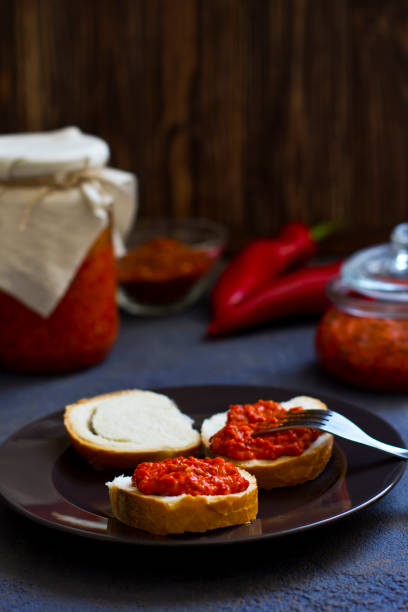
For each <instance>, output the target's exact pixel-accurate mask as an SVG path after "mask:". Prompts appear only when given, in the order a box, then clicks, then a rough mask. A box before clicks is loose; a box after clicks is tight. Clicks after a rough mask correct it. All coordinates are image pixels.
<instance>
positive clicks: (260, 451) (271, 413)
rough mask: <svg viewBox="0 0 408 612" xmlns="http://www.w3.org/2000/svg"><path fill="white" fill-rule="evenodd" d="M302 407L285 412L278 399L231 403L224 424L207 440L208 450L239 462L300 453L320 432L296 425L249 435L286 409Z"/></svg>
mask: <svg viewBox="0 0 408 612" xmlns="http://www.w3.org/2000/svg"><path fill="white" fill-rule="evenodd" d="M301 410H302V408H301V407H299V408H291V409H290V410H289V411H286V410H285V409H284V408H282V406H281V405H280V404H278V403H277V402H272V401H265V400H259V401H258V402H256V403H255V404H243V405H240V404H237V405H232V406H230V409H229V411H228V416H227V423H226V425H225V426H224V427H223V428H222V429H220V430H219V431H218V432H217V433H216V434H214V435H213V436H212V437H211V439H210V446H211V451H212V452H213V453H214V454H220V455H224V456H225V457H230V458H231V459H236V460H238V461H246V460H250V459H277V458H278V457H281V456H282V455H289V456H298V455H301V454H302V453H303V451H305V450H306V449H307V448H309V446H310V445H311V444H312V442H314V441H315V440H316V438H318V437H319V435H320V434H321V432H320V431H317V430H315V429H308V428H302V429H301V428H296V429H286V430H283V431H279V432H277V433H271V434H269V435H265V436H259V437H257V436H253V435H252V434H253V433H254V432H256V431H257V430H258V431H259V430H260V429H265V428H266V427H269V426H271V427H272V426H273V425H274V424H276V423H277V420H278V418H279V417H282V416H285V414H287V413H288V412H299V411H301Z"/></svg>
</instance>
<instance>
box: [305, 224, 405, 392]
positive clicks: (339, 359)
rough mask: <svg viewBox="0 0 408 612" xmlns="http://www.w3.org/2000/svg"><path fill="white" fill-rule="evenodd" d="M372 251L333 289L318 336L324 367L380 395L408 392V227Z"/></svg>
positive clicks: (352, 262) (351, 263)
mask: <svg viewBox="0 0 408 612" xmlns="http://www.w3.org/2000/svg"><path fill="white" fill-rule="evenodd" d="M391 238H392V242H391V244H390V245H382V246H379V247H374V248H370V249H366V250H364V251H361V252H359V253H357V254H356V255H354V256H352V257H351V258H350V259H349V260H348V261H347V262H346V263H345V265H344V266H343V269H342V274H341V278H340V277H339V278H337V279H335V280H333V281H332V282H331V283H329V285H328V295H329V298H330V300H331V302H332V303H333V305H332V306H331V307H330V308H329V309H328V311H327V312H326V313H325V314H324V316H323V318H322V319H321V321H320V323H319V325H318V328H317V332H316V351H317V356H318V358H319V361H320V363H321V366H322V368H323V369H324V370H325V371H326V372H327V373H328V374H330V375H332V376H334V377H335V378H337V379H339V380H341V381H344V382H346V383H349V384H352V385H354V386H358V387H363V388H365V389H371V390H374V391H388V392H390V391H391V392H401V391H403V392H404V391H408V224H406V223H404V224H401V225H399V226H397V228H396V229H395V230H394V232H393V234H392V237H391Z"/></svg>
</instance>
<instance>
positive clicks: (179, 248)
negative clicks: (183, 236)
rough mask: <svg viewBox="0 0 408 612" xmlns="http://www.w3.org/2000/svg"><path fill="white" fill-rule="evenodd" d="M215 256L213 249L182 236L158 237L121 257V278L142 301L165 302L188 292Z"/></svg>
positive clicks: (118, 263) (134, 295)
mask: <svg viewBox="0 0 408 612" xmlns="http://www.w3.org/2000/svg"><path fill="white" fill-rule="evenodd" d="M212 259H213V258H212V257H211V255H210V253H207V252H206V251H203V250H199V249H193V248H191V247H189V246H187V245H186V244H183V243H182V242H180V241H178V240H174V239H172V238H166V237H160V238H155V239H154V240H149V241H148V242H146V243H144V244H141V245H140V246H139V247H138V248H136V249H134V250H133V251H129V252H128V253H127V254H126V255H124V256H123V257H121V258H120V259H119V260H118V262H117V274H118V281H119V282H120V283H121V284H122V285H123V287H124V289H125V290H126V291H127V292H128V293H129V295H131V296H132V297H134V298H136V299H137V300H139V301H140V302H146V303H150V304H165V303H169V302H173V301H175V300H176V299H178V298H180V297H182V296H183V295H184V294H185V293H187V291H189V289H190V288H191V287H192V286H193V284H194V283H195V282H196V281H197V280H198V279H199V278H200V277H201V276H203V274H205V272H207V270H208V269H209V267H210V265H211V263H212Z"/></svg>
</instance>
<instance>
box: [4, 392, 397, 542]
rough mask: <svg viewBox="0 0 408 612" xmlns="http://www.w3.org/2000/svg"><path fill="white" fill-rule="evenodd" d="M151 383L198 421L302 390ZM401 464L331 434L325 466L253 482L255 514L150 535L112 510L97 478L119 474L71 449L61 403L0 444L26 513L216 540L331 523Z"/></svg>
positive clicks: (52, 522) (105, 529)
mask: <svg viewBox="0 0 408 612" xmlns="http://www.w3.org/2000/svg"><path fill="white" fill-rule="evenodd" d="M159 391H161V392H163V393H166V394H167V395H169V396H171V397H172V398H173V399H174V400H175V401H176V402H177V403H178V405H179V407H180V409H181V410H182V411H183V412H185V413H187V414H189V415H191V416H192V417H193V418H194V419H195V422H196V425H197V427H199V426H200V425H201V421H202V419H203V418H205V417H208V416H210V415H211V414H214V413H216V412H223V411H224V410H226V409H227V407H228V405H229V404H230V403H243V402H254V401H256V400H258V399H260V398H263V399H274V400H277V401H283V400H285V399H289V398H290V397H293V396H295V395H301V394H302V393H299V391H293V390H288V389H276V388H272V387H249V386H225V385H223V386H206V387H174V388H167V389H160V390H159ZM321 399H322V400H323V401H325V402H326V403H327V404H328V406H329V407H330V408H332V409H333V410H336V411H338V412H341V413H343V414H344V415H345V416H347V417H349V418H351V419H352V420H353V421H355V422H356V423H357V424H358V425H360V427H362V428H363V429H365V430H366V431H367V432H368V433H369V434H371V435H372V436H374V437H377V438H379V439H381V440H382V441H384V442H388V443H389V444H395V445H397V446H403V445H404V443H403V441H402V440H401V438H400V436H399V435H398V433H397V432H396V431H395V430H394V429H393V428H392V427H391V426H390V425H388V424H387V423H386V422H385V421H383V420H382V419H380V418H379V417H377V416H375V415H373V414H371V413H369V412H367V411H365V410H362V409H361V408H358V407H356V406H353V405H350V404H346V403H344V402H342V401H340V400H337V399H333V398H324V397H321ZM404 469H405V461H403V460H400V459H398V458H393V457H391V456H389V455H385V454H384V453H381V452H380V451H376V450H375V449H371V448H369V447H366V446H362V445H359V444H354V443H351V442H347V441H346V440H342V439H340V438H338V439H336V443H335V446H334V452H333V456H332V458H331V460H330V462H329V464H328V466H327V467H326V469H325V470H324V472H323V473H322V474H321V475H320V476H319V477H318V478H316V479H315V480H314V481H312V482H309V483H306V484H303V485H299V486H297V487H288V488H283V489H275V490H273V491H260V493H259V513H258V518H257V519H256V520H255V521H253V522H252V523H251V524H249V525H242V526H239V527H229V528H225V529H217V530H214V531H208V532H206V533H204V534H184V535H177V536H166V537H164V536H153V535H150V534H148V533H145V532H143V531H139V530H136V529H132V528H130V527H127V526H126V525H123V524H122V523H120V522H118V521H117V520H116V519H114V518H112V515H111V509H110V504H109V496H108V490H107V488H106V487H105V484H104V483H105V482H106V481H107V480H110V479H111V478H112V477H114V476H115V475H118V470H115V472H112V471H96V470H94V469H92V468H91V467H90V466H89V465H88V464H87V463H86V462H85V461H84V460H83V459H82V458H81V457H80V456H79V455H77V453H76V452H75V451H74V450H73V449H72V447H71V446H70V444H69V441H68V438H67V436H66V433H65V429H64V426H63V422H62V412H56V413H53V414H51V415H49V416H47V417H44V418H42V419H38V420H37V421H34V422H33V423H30V424H29V425H27V426H25V427H23V428H22V429H20V430H19V431H18V432H17V433H15V434H14V435H13V436H11V437H10V438H9V439H8V440H6V442H4V444H3V445H2V446H1V447H0V494H1V495H2V496H3V498H4V499H5V500H6V501H7V502H8V503H9V504H11V506H12V507H13V508H15V509H16V510H18V511H19V512H21V513H22V514H23V515H24V516H27V517H28V518H31V519H33V520H34V521H37V522H39V523H42V524H43V525H46V526H48V527H53V528H55V529H61V530H63V531H68V532H71V533H76V534H78V535H82V536H86V537H89V538H95V539H101V540H108V541H109V540H110V541H116V542H125V543H128V544H138V545H153V546H196V545H214V544H227V543H237V542H244V541H251V540H259V539H263V538H272V537H277V536H282V535H285V534H290V533H294V532H300V531H303V530H305V529H310V528H312V527H316V526H317V525H322V524H325V523H330V522H332V521H335V520H337V519H340V518H342V517H345V516H347V515H349V514H351V513H353V512H356V511H357V510H361V509H362V508H364V507H366V506H368V505H369V504H371V503H373V502H375V501H377V500H378V499H380V497H382V496H383V495H385V494H386V493H387V492H388V491H390V489H391V488H392V487H393V486H394V485H395V484H396V483H397V482H398V480H399V479H400V477H401V476H402V474H403V472H404Z"/></svg>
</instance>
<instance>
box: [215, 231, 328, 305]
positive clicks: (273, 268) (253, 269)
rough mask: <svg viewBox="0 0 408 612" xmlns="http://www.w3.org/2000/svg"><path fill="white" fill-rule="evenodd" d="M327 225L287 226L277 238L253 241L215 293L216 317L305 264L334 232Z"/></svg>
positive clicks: (225, 273)
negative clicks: (320, 240)
mask: <svg viewBox="0 0 408 612" xmlns="http://www.w3.org/2000/svg"><path fill="white" fill-rule="evenodd" d="M332 225H333V224H332V223H323V224H321V225H318V226H316V227H315V228H313V229H311V228H309V227H308V226H307V225H305V224H304V223H301V222H299V221H292V222H290V223H287V224H286V225H285V226H284V227H283V229H282V230H281V231H280V232H279V234H278V235H277V236H276V237H275V238H260V239H256V240H252V241H251V242H250V243H249V244H248V245H247V246H246V247H244V248H243V250H242V251H241V252H240V253H238V255H237V256H236V257H235V258H234V259H233V260H232V261H231V262H230V263H229V265H228V266H227V267H226V268H225V270H224V272H223V273H222V274H221V276H220V277H219V279H218V281H217V283H216V285H215V286H214V289H213V292H212V296H211V299H212V306H213V312H214V315H215V316H216V317H218V316H221V315H222V313H223V312H226V311H227V310H228V309H229V308H231V307H232V306H236V305H237V304H239V303H240V302H242V301H243V300H245V299H246V298H248V297H249V296H250V295H251V294H253V293H255V292H257V291H259V290H260V289H263V288H264V287H267V286H268V285H270V283H271V281H272V280H273V279H274V278H276V277H277V276H279V274H280V273H281V272H283V271H285V270H287V269H288V268H289V267H290V266H292V265H293V264H295V263H301V262H305V261H306V260H307V259H309V258H310V257H312V256H313V255H314V254H315V252H316V243H317V241H318V240H319V239H320V238H322V237H323V236H325V235H327V234H328V233H329V232H330V231H331V229H332Z"/></svg>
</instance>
